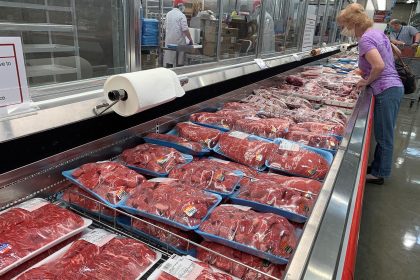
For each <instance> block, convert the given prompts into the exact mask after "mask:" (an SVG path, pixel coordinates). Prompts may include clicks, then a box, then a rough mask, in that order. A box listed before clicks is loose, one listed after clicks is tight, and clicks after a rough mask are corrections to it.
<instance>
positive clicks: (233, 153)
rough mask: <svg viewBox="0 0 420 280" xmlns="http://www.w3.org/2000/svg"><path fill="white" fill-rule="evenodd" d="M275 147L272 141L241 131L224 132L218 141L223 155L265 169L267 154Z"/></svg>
mask: <svg viewBox="0 0 420 280" xmlns="http://www.w3.org/2000/svg"><path fill="white" fill-rule="evenodd" d="M275 148H276V146H275V145H274V144H272V143H268V142H265V141H260V140H257V138H254V137H250V135H249V134H246V133H242V132H239V131H233V132H229V133H224V134H222V135H221V136H220V139H219V143H218V152H220V153H221V154H222V155H223V156H225V157H227V158H230V159H232V160H234V161H236V162H239V163H241V164H244V165H247V166H249V167H252V168H255V169H264V163H265V160H266V159H267V156H268V155H269V154H270V153H271V151H272V150H273V149H275ZM216 152H217V151H216Z"/></svg>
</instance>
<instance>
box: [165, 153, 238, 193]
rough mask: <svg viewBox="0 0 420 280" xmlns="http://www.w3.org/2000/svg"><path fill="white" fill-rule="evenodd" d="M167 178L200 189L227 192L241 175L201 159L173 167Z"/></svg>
mask: <svg viewBox="0 0 420 280" xmlns="http://www.w3.org/2000/svg"><path fill="white" fill-rule="evenodd" d="M169 178H174V179H178V180H179V181H180V182H182V183H185V184H187V185H190V186H193V187H195V188H198V189H201V190H209V191H215V192H219V193H226V194H228V193H232V192H233V191H234V190H235V187H236V185H237V184H238V183H239V180H240V179H241V176H239V175H238V174H235V173H233V172H232V170H231V169H229V168H226V167H224V166H222V165H220V164H214V161H211V160H209V159H201V160H198V161H193V162H191V163H188V164H186V165H183V166H181V167H178V168H175V169H173V170H172V171H171V172H170V173H169Z"/></svg>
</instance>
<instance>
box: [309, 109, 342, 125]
mask: <svg viewBox="0 0 420 280" xmlns="http://www.w3.org/2000/svg"><path fill="white" fill-rule="evenodd" d="M316 113H317V114H318V115H319V116H321V117H322V118H323V119H325V120H326V121H328V120H329V119H338V120H340V122H341V123H342V124H343V125H345V124H346V123H347V120H348V119H347V116H346V114H345V113H344V112H343V111H341V110H340V109H338V108H333V107H325V108H321V109H319V110H317V111H316Z"/></svg>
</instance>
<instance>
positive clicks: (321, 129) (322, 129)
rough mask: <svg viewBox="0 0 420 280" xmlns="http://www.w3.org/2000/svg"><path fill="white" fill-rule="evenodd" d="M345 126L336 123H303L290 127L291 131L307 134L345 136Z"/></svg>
mask: <svg viewBox="0 0 420 280" xmlns="http://www.w3.org/2000/svg"><path fill="white" fill-rule="evenodd" d="M344 129H345V127H344V125H342V124H334V123H322V122H302V123H298V124H293V125H291V126H290V127H289V130H290V131H294V130H300V131H306V132H314V133H318V134H326V135H329V134H334V135H339V136H343V135H344Z"/></svg>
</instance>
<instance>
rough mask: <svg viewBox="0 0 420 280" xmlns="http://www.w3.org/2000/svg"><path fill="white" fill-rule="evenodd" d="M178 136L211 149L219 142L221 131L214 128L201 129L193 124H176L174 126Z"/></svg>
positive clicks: (201, 127)
mask: <svg viewBox="0 0 420 280" xmlns="http://www.w3.org/2000/svg"><path fill="white" fill-rule="evenodd" d="M176 128H177V130H178V133H179V136H181V137H183V138H185V139H188V140H191V141H194V142H198V143H201V144H202V145H205V146H206V147H208V148H213V147H214V146H215V145H216V144H217V141H218V140H219V137H220V134H221V131H220V130H218V129H214V128H209V127H203V126H200V125H197V124H193V123H188V122H184V123H178V124H177V125H176Z"/></svg>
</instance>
